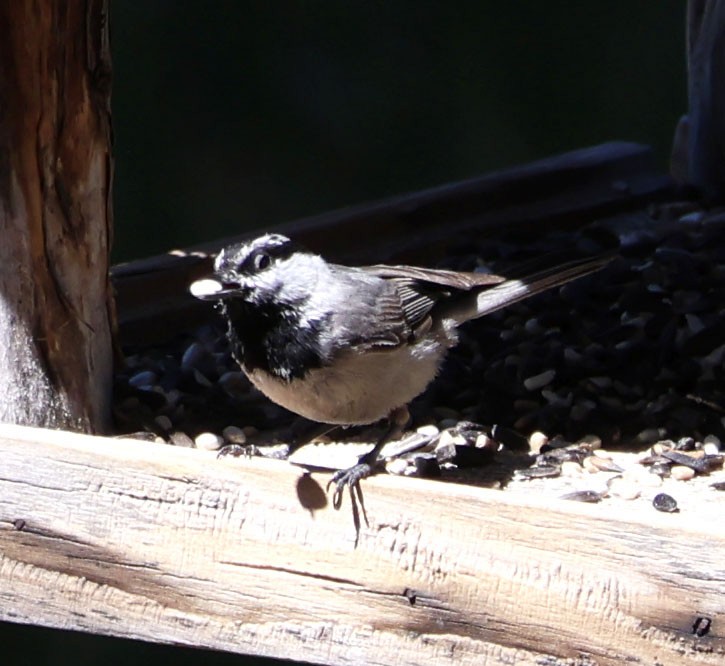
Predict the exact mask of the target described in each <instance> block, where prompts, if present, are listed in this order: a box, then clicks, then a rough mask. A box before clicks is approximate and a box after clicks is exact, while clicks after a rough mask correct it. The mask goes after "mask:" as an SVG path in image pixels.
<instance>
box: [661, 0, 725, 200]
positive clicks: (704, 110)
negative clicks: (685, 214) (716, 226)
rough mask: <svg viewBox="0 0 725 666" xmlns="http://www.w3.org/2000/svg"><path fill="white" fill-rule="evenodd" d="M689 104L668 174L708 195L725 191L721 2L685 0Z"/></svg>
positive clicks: (724, 21)
mask: <svg viewBox="0 0 725 666" xmlns="http://www.w3.org/2000/svg"><path fill="white" fill-rule="evenodd" d="M687 79H688V81H687V96H688V100H689V104H688V106H689V109H688V112H687V115H686V116H683V117H682V119H681V120H680V122H679V124H678V126H677V130H676V132H675V139H674V144H673V151H672V174H673V176H675V177H676V178H678V179H679V180H682V181H684V182H686V183H689V184H691V185H694V186H695V187H697V188H698V189H699V190H700V191H701V192H702V194H703V195H704V196H705V197H707V198H708V199H722V197H723V196H725V2H723V0H689V2H688V3H687Z"/></svg>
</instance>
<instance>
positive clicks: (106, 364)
mask: <svg viewBox="0 0 725 666" xmlns="http://www.w3.org/2000/svg"><path fill="white" fill-rule="evenodd" d="M110 74H111V60H110V48H109V33H108V3H107V0H89V1H88V2H84V3H79V2H61V1H60V0H41V1H39V2H34V3H30V2H10V1H9V0H5V1H3V2H0V421H5V422H14V423H19V424H27V425H35V426H48V427H56V428H67V429H73V430H81V431H86V432H90V431H103V430H105V429H107V427H108V425H109V422H110V399H111V380H112V366H113V358H112V322H113V319H114V317H113V301H112V298H111V293H110V283H109V279H108V268H109V246H110V237H111V227H112V209H111V182H112V173H113V164H112V158H111V122H110Z"/></svg>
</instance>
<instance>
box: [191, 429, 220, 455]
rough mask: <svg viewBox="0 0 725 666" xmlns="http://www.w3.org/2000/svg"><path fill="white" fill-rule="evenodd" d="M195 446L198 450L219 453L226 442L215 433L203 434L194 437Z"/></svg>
mask: <svg viewBox="0 0 725 666" xmlns="http://www.w3.org/2000/svg"><path fill="white" fill-rule="evenodd" d="M194 444H195V445H196V448H197V449H204V450H205V451H218V450H219V449H220V448H221V447H222V444H224V440H223V439H222V438H221V437H219V435H217V434H216V433H213V432H202V433H200V434H199V435H197V436H196V437H194Z"/></svg>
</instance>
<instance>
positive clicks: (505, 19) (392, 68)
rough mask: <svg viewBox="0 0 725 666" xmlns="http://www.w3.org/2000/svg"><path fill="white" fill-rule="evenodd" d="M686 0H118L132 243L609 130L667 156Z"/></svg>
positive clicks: (357, 198)
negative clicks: (145, 0)
mask: <svg viewBox="0 0 725 666" xmlns="http://www.w3.org/2000/svg"><path fill="white" fill-rule="evenodd" d="M684 14H685V9H684V3H683V2H681V0H658V1H657V2H651V1H642V0H630V1H629V2H619V3H616V2H611V0H609V1H608V0H587V2H579V3H573V2H558V3H557V2H541V0H528V1H517V0H510V1H508V2H492V1H491V0H478V1H477V2H473V1H469V2H454V3H450V2H401V1H400V0H394V1H390V2H379V1H374V0H344V2H339V1H329V2H288V1H277V2H268V1H267V0H262V1H247V2H241V1H236V2H233V1H230V0H226V1H224V0H217V1H216V2H212V3H208V4H202V3H199V2H198V1H195V2H190V1H186V2H185V1H183V0H182V1H179V0H176V1H174V0H156V1H155V2H151V3H141V2H130V1H122V2H115V3H113V13H112V23H111V29H112V38H113V41H112V44H113V54H114V63H113V66H114V82H113V86H114V93H113V115H114V126H115V138H116V142H115V155H116V178H115V212H116V218H115V228H116V238H115V250H114V259H115V260H116V261H120V260H127V259H131V258H139V257H143V256H148V255H151V254H155V253H159V252H163V251H166V250H168V249H170V248H172V247H184V246H188V245H191V244H194V243H199V242H203V241H209V240H213V239H215V238H219V237H224V236H228V235H231V234H234V233H239V232H241V231H243V230H245V229H251V228H260V227H264V226H270V225H274V224H275V223H279V222H283V221H287V220H290V219H295V218H298V217H303V216H307V215H310V214H314V213H319V212H324V211H328V210H331V209H334V208H339V207H342V206H346V205H350V204H356V203H360V202H363V201H367V200H373V199H377V198H380V197H384V196H387V195H391V194H398V193H401V192H406V191H411V190H418V189H422V188H425V187H429V186H433V185H439V184H442V183H444V182H449V181H453V180H458V179H462V178H467V177H470V176H474V175H477V174H480V173H484V172H487V171H491V170H495V169H499V168H501V167H505V166H510V165H514V164H518V163H522V162H527V161H530V160H532V159H536V158H540V157H544V156H547V155H550V154H553V153H557V152H563V151H566V150H570V149H574V148H581V147H584V146H587V145H593V144H596V143H601V142H603V141H607V140H611V139H626V140H636V141H640V142H644V143H648V144H651V145H653V146H654V148H655V150H656V153H657V156H658V157H659V158H660V159H661V163H662V168H663V170H664V169H665V168H666V161H667V158H668V153H669V147H670V142H671V138H672V133H673V130H674V127H675V124H676V121H677V118H678V117H679V115H680V114H681V113H683V111H684V110H685V108H686V97H685V93H686V88H685V56H684V24H685V21H684Z"/></svg>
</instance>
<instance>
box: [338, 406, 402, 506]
mask: <svg viewBox="0 0 725 666" xmlns="http://www.w3.org/2000/svg"><path fill="white" fill-rule="evenodd" d="M409 420H410V414H409V413H408V408H407V407H397V408H396V409H394V410H393V411H392V412H391V413H390V415H389V416H388V427H387V428H386V429H385V432H384V433H383V434H382V435H381V436H380V437H379V438H378V441H377V442H375V446H374V447H373V448H372V449H370V451H368V452H367V453H365V454H364V455H362V456H360V458H358V461H357V463H356V464H355V465H353V466H352V467H348V468H347V469H341V470H340V471H339V472H335V474H334V475H333V477H332V478H331V479H330V481H329V482H328V484H327V488H328V490H329V488H330V486H331V485H332V484H333V483H334V484H335V490H334V492H333V494H332V506H333V507H334V508H335V509H339V508H340V505H341V504H342V495H343V492H344V491H345V488H350V492H351V493H352V492H354V491H355V490H356V489H357V491H358V494H359V484H360V481H361V480H362V479H365V478H367V477H368V476H372V475H373V474H375V471H376V470H375V465H376V463H377V460H378V454H379V453H380V450H381V449H382V448H383V446H385V444H386V443H387V442H389V441H390V440H392V439H395V438H396V437H399V436H400V434H401V433H402V432H403V428H405V426H406V425H407V424H408V421H409Z"/></svg>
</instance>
